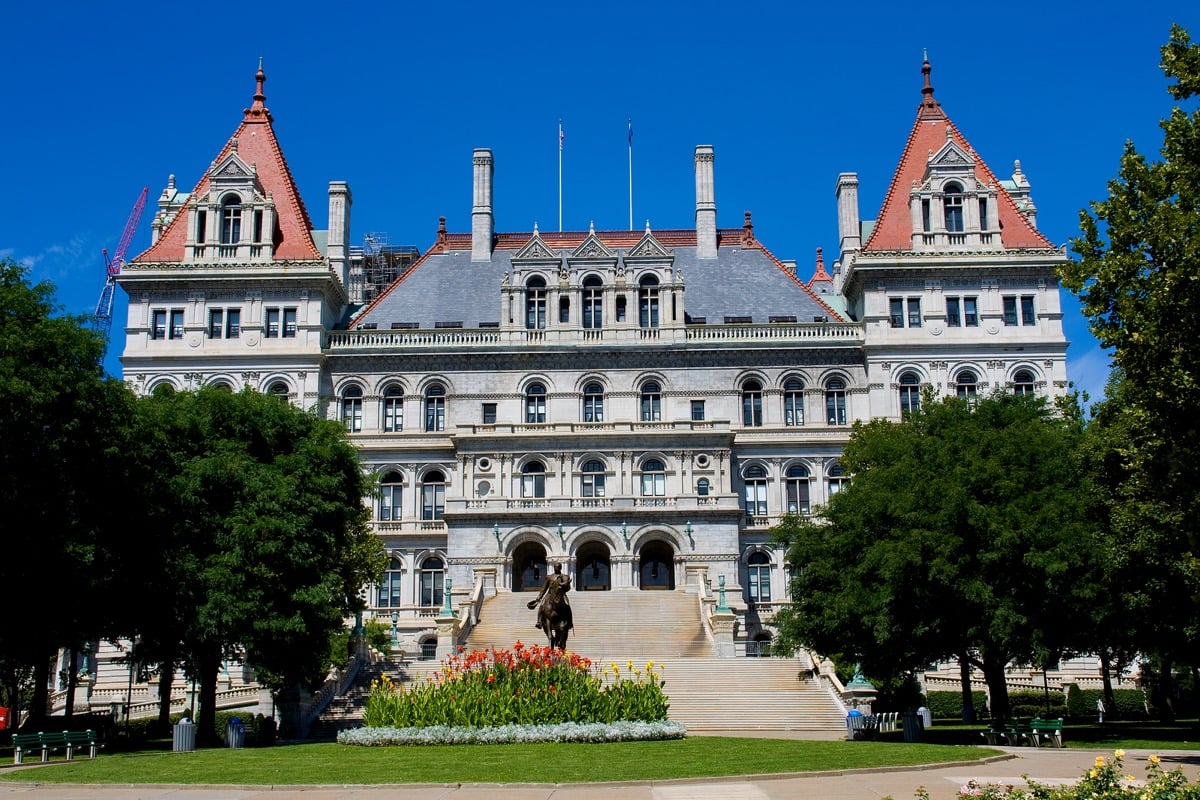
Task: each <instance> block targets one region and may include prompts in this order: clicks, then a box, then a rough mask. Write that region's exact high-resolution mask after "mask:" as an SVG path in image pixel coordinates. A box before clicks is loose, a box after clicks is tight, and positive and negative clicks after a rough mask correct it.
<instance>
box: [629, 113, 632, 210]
mask: <svg viewBox="0 0 1200 800" xmlns="http://www.w3.org/2000/svg"><path fill="white" fill-rule="evenodd" d="M629 230H633V119H632V118H631V119H630V120H629Z"/></svg>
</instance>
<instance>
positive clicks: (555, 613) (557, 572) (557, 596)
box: [526, 564, 575, 648]
mask: <svg viewBox="0 0 1200 800" xmlns="http://www.w3.org/2000/svg"><path fill="white" fill-rule="evenodd" d="M569 591H571V578H570V576H568V575H564V574H563V571H562V564H555V565H554V572H553V573H551V574H550V575H547V576H546V580H545V582H544V583H543V584H542V590H541V591H540V592H538V596H537V597H535V598H534V599H533V600H530V601H529V602H528V603H527V604H526V605H527V607H529V608H534V607H535V606H536V607H537V610H538V614H537V625H536V627H537V628H538V629H540V630H543V631H545V632H546V636H547V637H548V638H549V639H550V645H551V646H552V647H560V648H561V647H565V646H566V644H567V631H569V630H571V629H572V628H574V627H575V624H574V619H573V618H572V614H571V603H570V601H568V600H567V592H569Z"/></svg>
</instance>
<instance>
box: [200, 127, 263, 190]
mask: <svg viewBox="0 0 1200 800" xmlns="http://www.w3.org/2000/svg"><path fill="white" fill-rule="evenodd" d="M208 182H209V187H210V190H212V191H215V192H218V193H219V192H223V191H226V190H228V189H240V190H242V191H243V192H245V195H244V196H243V200H249V197H250V196H259V197H261V196H262V194H263V189H262V184H261V183H260V182H259V179H258V169H257V168H256V166H255V165H254V164H247V163H246V161H245V160H244V159H243V158H242V157H241V155H240V154H239V153H238V148H237V139H236V138H235V139H232V140H231V141H230V147H229V150H228V152H226V153H225V155H224V156H223V157H222V158H220V159H218V160H217V161H216V162H215V163H214V164H213V165H212V167H210V168H209V170H208Z"/></svg>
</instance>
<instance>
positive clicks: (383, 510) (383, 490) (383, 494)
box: [378, 470, 404, 522]
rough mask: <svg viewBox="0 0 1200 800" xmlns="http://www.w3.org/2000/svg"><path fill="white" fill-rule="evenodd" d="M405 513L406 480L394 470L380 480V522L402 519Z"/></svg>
mask: <svg viewBox="0 0 1200 800" xmlns="http://www.w3.org/2000/svg"><path fill="white" fill-rule="evenodd" d="M403 513H404V478H403V477H402V476H401V475H400V473H399V472H396V471H395V470H392V471H390V472H388V473H386V474H385V475H384V476H383V477H382V478H380V479H379V514H378V518H379V521H380V522H392V521H395V520H398V519H400V518H401V517H402V516H403Z"/></svg>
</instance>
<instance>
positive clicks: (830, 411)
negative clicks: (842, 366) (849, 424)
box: [825, 378, 846, 425]
mask: <svg viewBox="0 0 1200 800" xmlns="http://www.w3.org/2000/svg"><path fill="white" fill-rule="evenodd" d="M825 421H826V422H827V423H828V424H830V425H845V424H846V382H845V381H843V380H842V379H841V378H830V379H829V380H828V381H827V382H826V383H825Z"/></svg>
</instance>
